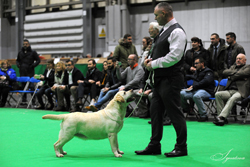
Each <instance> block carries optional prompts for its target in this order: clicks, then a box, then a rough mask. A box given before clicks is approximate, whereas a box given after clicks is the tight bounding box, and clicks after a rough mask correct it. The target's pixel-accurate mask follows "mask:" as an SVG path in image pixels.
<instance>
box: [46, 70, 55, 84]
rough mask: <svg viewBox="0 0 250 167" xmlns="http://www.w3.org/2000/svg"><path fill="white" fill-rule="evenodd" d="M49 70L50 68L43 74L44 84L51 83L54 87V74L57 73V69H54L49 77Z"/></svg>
mask: <svg viewBox="0 0 250 167" xmlns="http://www.w3.org/2000/svg"><path fill="white" fill-rule="evenodd" d="M47 72H48V69H46V70H45V71H44V73H43V76H44V81H45V82H44V85H46V84H47V85H49V86H50V87H52V86H53V85H54V79H55V77H54V74H55V69H52V70H51V71H50V73H49V77H47Z"/></svg>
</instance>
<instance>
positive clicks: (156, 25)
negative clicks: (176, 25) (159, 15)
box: [149, 22, 162, 32]
mask: <svg viewBox="0 0 250 167" xmlns="http://www.w3.org/2000/svg"><path fill="white" fill-rule="evenodd" d="M150 26H152V27H153V28H154V29H155V30H158V31H159V32H160V30H161V29H162V26H160V25H159V24H158V23H157V22H151V23H149V27H150Z"/></svg>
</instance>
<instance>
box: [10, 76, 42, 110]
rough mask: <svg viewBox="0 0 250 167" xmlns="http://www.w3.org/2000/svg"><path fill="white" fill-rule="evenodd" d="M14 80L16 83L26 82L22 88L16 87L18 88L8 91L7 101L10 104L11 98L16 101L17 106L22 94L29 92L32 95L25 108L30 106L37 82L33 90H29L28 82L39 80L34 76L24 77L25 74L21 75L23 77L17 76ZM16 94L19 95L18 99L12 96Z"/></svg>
mask: <svg viewBox="0 0 250 167" xmlns="http://www.w3.org/2000/svg"><path fill="white" fill-rule="evenodd" d="M16 81H17V82H18V83H26V84H25V86H24V88H23V89H18V90H12V91H10V92H9V99H8V103H9V104H10V100H13V101H15V102H16V108H17V107H19V105H20V103H21V100H22V98H23V96H24V94H27V93H31V94H32V96H31V99H30V100H29V102H28V106H27V108H29V107H30V104H31V102H32V99H33V98H34V96H35V93H36V92H37V89H38V84H36V86H35V90H30V89H29V85H30V83H38V82H40V81H41V80H38V79H35V78H34V77H32V78H30V77H26V76H23V77H17V79H16ZM15 93H16V94H17V95H18V96H19V98H18V100H16V99H15V98H14V94H15Z"/></svg>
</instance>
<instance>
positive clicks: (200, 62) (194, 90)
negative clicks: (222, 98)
mask: <svg viewBox="0 0 250 167" xmlns="http://www.w3.org/2000/svg"><path fill="white" fill-rule="evenodd" d="M194 65H195V69H196V70H195V73H194V74H193V75H186V79H187V80H190V79H192V80H193V85H191V86H190V87H189V88H188V89H187V90H182V91H181V106H182V108H183V112H189V110H190V106H189V104H188V103H187V100H193V101H194V103H195V104H196V106H197V108H198V111H199V115H200V118H199V119H198V122H204V121H207V120H208V117H207V113H206V109H205V105H204V102H203V100H205V99H209V98H210V97H213V96H214V89H215V85H214V76H213V71H212V70H211V69H210V68H208V67H206V66H205V60H204V59H203V58H202V57H198V58H196V59H195V61H194Z"/></svg>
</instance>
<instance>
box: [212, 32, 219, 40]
mask: <svg viewBox="0 0 250 167" xmlns="http://www.w3.org/2000/svg"><path fill="white" fill-rule="evenodd" d="M212 35H215V36H216V38H217V39H218V38H220V36H219V35H218V34H217V33H213V34H211V36H212Z"/></svg>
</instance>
